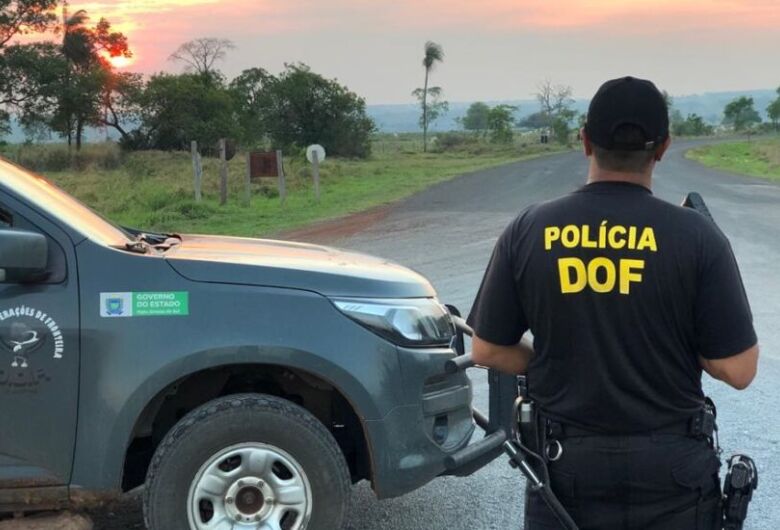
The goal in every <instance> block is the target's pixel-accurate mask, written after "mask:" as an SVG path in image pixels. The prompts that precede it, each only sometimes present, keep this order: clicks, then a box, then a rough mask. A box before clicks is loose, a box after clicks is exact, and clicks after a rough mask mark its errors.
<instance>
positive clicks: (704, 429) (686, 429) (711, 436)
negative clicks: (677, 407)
mask: <svg viewBox="0 0 780 530" xmlns="http://www.w3.org/2000/svg"><path fill="white" fill-rule="evenodd" d="M716 417H717V414H716V411H715V404H714V403H713V402H712V400H710V398H706V399H705V402H704V405H703V406H702V409H701V410H700V411H699V412H698V413H696V414H694V415H693V416H691V417H690V418H688V419H687V420H684V421H678V422H675V423H671V424H668V425H664V426H662V427H659V428H657V429H651V430H648V431H644V432H633V433H619V432H613V433H609V432H604V431H598V430H594V429H587V428H582V427H578V426H576V425H572V424H570V423H564V422H561V421H559V420H556V419H553V418H550V417H549V416H548V415H546V414H545V413H544V412H540V414H539V421H540V427H541V428H542V433H543V436H542V449H543V453H544V456H545V457H546V459H547V460H548V461H553V462H554V461H556V460H558V459H559V458H560V457H561V456H562V455H563V446H561V443H560V442H561V440H564V439H566V438H571V437H584V436H589V437H613V436H652V435H659V434H660V435H663V434H672V435H678V436H689V437H691V438H698V439H702V440H707V441H709V443H710V445H711V446H712V447H713V449H715V450H716V451H718V452H720V448H719V447H718V426H717V424H716V423H715V419H716Z"/></svg>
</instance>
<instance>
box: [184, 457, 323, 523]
mask: <svg viewBox="0 0 780 530" xmlns="http://www.w3.org/2000/svg"><path fill="white" fill-rule="evenodd" d="M311 508H312V493H311V485H310V484H309V479H308V477H307V476H306V473H305V472H304V470H303V467H301V465H300V464H299V463H298V462H297V461H296V460H295V459H294V458H293V457H292V456H291V455H290V454H289V453H287V452H285V451H283V450H282V449H279V448H278V447H274V446H271V445H267V444H262V443H243V444H238V445H234V446H231V447H228V448H226V449H223V450H221V451H219V452H218V453H216V454H215V455H213V456H212V457H211V458H209V459H208V460H207V461H206V463H205V464H203V466H201V468H200V470H199V471H198V473H197V474H196V475H195V478H194V480H193V481H192V485H191V486H190V491H189V495H188V498H187V512H188V516H189V521H190V528H192V529H193V530H250V529H252V530H303V529H304V528H306V524H307V523H308V522H309V518H310V517H311Z"/></svg>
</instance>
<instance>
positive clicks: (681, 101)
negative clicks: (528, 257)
mask: <svg viewBox="0 0 780 530" xmlns="http://www.w3.org/2000/svg"><path fill="white" fill-rule="evenodd" d="M740 96H752V97H753V99H754V100H755V104H756V109H757V110H758V111H759V113H761V115H762V116H763V117H764V119H766V107H767V105H769V103H770V102H771V101H772V100H774V99H775V98H776V97H777V93H776V92H775V91H774V90H749V91H742V92H708V93H704V94H692V95H687V96H674V97H673V99H674V108H675V109H678V110H679V111H680V112H682V114H683V116H687V115H688V114H690V113H696V114H698V115H699V116H701V117H702V118H704V120H705V121H707V122H709V123H711V124H713V125H715V124H719V123H720V122H721V121H722V119H723V108H724V107H725V106H726V104H727V103H728V102H729V101H731V100H733V99H734V98H737V97H740ZM471 103H472V102H451V103H450V110H449V112H448V113H447V114H445V115H443V116H442V117H441V118H440V119H439V120H438V121H437V122H436V123H435V124H434V126H433V130H434V131H451V130H455V129H460V126H459V125H458V123H457V122H456V121H455V120H456V119H457V118H459V117H461V116H463V115H464V114H466V109H468V107H469V105H471ZM485 103H487V104H488V105H491V106H492V105H498V104H501V103H506V104H508V105H515V106H517V107H518V112H517V116H518V117H519V118H524V117H525V116H528V115H529V114H533V113H534V112H537V111H538V110H539V103H537V102H536V100H530V99H524V100H514V101H486V102H485ZM588 103H589V100H585V99H578V100H577V101H576V102H575V104H574V108H575V110H577V112H585V111H587V109H588ZM368 113H369V114H370V115H371V117H372V118H374V121H376V124H377V126H378V127H379V130H380V131H382V132H389V133H400V132H413V131H419V130H420V128H419V125H418V122H419V119H420V110H419V106H418V105H416V104H408V105H368Z"/></svg>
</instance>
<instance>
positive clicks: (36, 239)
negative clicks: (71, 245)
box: [0, 228, 49, 282]
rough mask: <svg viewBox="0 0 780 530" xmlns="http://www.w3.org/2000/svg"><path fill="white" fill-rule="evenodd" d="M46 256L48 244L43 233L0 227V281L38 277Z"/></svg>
mask: <svg viewBox="0 0 780 530" xmlns="http://www.w3.org/2000/svg"><path fill="white" fill-rule="evenodd" d="M48 257H49V249H48V244H47V242H46V236H44V235H43V234H39V233H37V232H29V231H27V230H17V229H14V228H6V229H0V282H25V281H31V280H34V279H36V278H38V277H40V276H41V274H42V273H43V272H44V271H45V269H46V265H47V264H48Z"/></svg>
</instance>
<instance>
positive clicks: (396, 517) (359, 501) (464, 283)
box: [94, 143, 780, 530]
mask: <svg viewBox="0 0 780 530" xmlns="http://www.w3.org/2000/svg"><path fill="white" fill-rule="evenodd" d="M691 145H693V144H692V143H687V144H681V145H679V146H676V147H673V149H672V150H671V152H670V153H669V155H668V156H667V159H666V160H665V161H664V162H663V163H662V164H661V165H660V166H659V168H658V172H657V178H656V184H655V193H656V195H658V196H660V197H662V198H664V199H667V200H669V201H671V202H675V203H679V202H680V201H681V200H682V198H683V197H684V196H685V194H686V193H687V192H689V191H698V192H700V193H701V194H702V195H703V196H704V198H705V200H706V201H707V203H708V205H709V207H710V209H711V211H712V213H713V215H714V217H715V218H716V220H717V222H718V224H719V225H720V227H721V228H722V229H723V230H724V232H725V233H726V234H727V235H728V236H729V238H730V239H731V241H732V245H733V247H734V250H735V253H736V255H737V259H738V261H739V263H740V266H741V268H742V273H743V276H744V279H745V286H746V288H747V291H748V295H749V296H750V299H751V303H752V306H753V312H754V316H755V320H756V328H757V331H758V334H759V337H760V340H761V345H762V359H761V364H760V375H759V377H758V378H757V379H756V381H755V383H754V385H753V386H752V387H751V388H750V389H748V390H747V391H744V392H736V391H734V390H730V389H728V388H726V387H725V386H724V385H722V384H717V383H715V382H713V381H710V380H708V381H707V382H706V383H705V384H706V389H707V391H708V392H709V393H710V394H711V395H712V397H713V398H714V399H715V400H716V402H717V403H718V406H719V424H720V428H721V445H722V447H723V448H724V452H725V453H726V454H730V453H733V452H745V453H747V454H749V455H751V456H753V457H754V458H755V459H756V460H757V462H758V465H759V468H760V473H761V487H760V488H759V490H758V492H757V495H756V498H755V500H754V502H753V504H752V505H751V516H750V520H749V522H748V523H747V525H746V526H745V528H746V529H748V530H751V529H752V530H759V529H767V530H770V529H775V528H780V498H779V497H780V496H779V495H778V493H776V490H775V489H774V487H773V486H774V485H775V484H777V483H778V482H779V481H780V463H778V461H776V460H775V458H776V457H777V456H778V447H779V445H778V444H779V443H780V423H779V422H778V420H777V416H776V412H775V409H774V405H775V402H774V395H775V393H776V392H775V389H776V387H777V382H778V381H780V363H778V357H777V352H778V350H779V349H780V348H779V347H780V304H778V302H777V300H780V275H778V270H779V269H778V263H780V186H777V185H773V184H770V183H767V182H765V181H761V180H757V179H749V178H743V177H739V176H735V175H729V174H726V173H722V172H718V171H714V170H710V169H706V168H704V167H702V166H700V165H698V164H696V163H694V162H691V161H688V160H686V159H685V158H684V157H683V152H684V150H685V148H687V147H690V146H691ZM585 174H586V164H585V159H584V157H583V156H581V155H580V154H578V153H569V154H564V155H558V156H553V157H547V158H542V159H537V160H532V161H526V162H520V163H516V164H511V165H508V166H504V167H501V168H495V169H491V170H486V171H480V172H477V173H473V174H469V175H465V176H463V177H459V178H457V179H455V180H453V181H450V182H447V183H443V184H440V185H437V186H435V187H433V188H431V189H429V190H427V191H425V192H423V193H421V194H419V195H416V196H415V197H412V198H411V199H408V200H406V201H404V202H402V203H400V204H399V205H397V206H396V207H394V208H392V209H390V211H388V212H384V213H383V215H381V216H377V218H376V222H375V223H374V224H372V225H367V226H366V225H364V226H365V228H363V229H362V230H360V231H355V230H352V229H350V230H339V229H334V230H333V231H328V230H326V231H325V232H316V233H310V234H308V235H306V234H301V236H300V237H301V238H303V239H307V240H310V241H316V242H324V243H330V244H335V245H337V246H340V247H345V248H351V249H356V250H360V251H364V252H369V253H372V254H377V255H381V256H384V257H387V258H391V259H393V260H395V261H398V262H400V263H403V264H405V265H408V266H410V267H412V268H415V269H417V270H418V271H420V272H422V273H423V274H425V275H426V276H428V277H429V278H430V279H431V280H432V281H433V283H434V285H435V286H436V287H437V289H438V291H439V294H440V296H441V298H442V299H443V300H445V301H447V302H449V303H454V304H456V305H457V306H459V307H460V308H461V309H463V310H468V309H469V308H470V306H471V304H472V302H473V298H474V295H475V294H476V289H477V287H478V285H479V281H480V279H481V276H482V273H483V271H484V267H485V265H486V263H487V260H488V257H489V255H490V251H491V250H492V247H493V244H494V243H495V240H496V237H497V236H498V234H499V233H500V232H501V230H502V229H503V228H504V226H506V224H508V223H509V221H510V220H511V219H512V218H513V217H514V216H515V215H516V214H517V213H518V212H519V211H520V210H522V209H523V208H524V207H525V206H526V205H528V204H531V203H534V202H537V201H540V200H545V199H549V198H553V197H556V196H558V195H561V194H563V193H566V192H568V191H570V190H573V189H575V188H576V187H577V186H579V185H580V184H581V183H582V182H583V181H584V178H585ZM472 379H473V380H474V381H475V400H476V403H477V404H478V405H479V406H481V408H483V409H485V408H486V405H485V404H486V400H487V395H486V394H487V384H486V382H485V381H484V374H482V373H481V372H478V371H477V372H475V373H473V374H472ZM522 490H523V484H522V480H521V477H520V475H519V474H518V472H516V471H514V470H512V469H511V468H509V467H508V466H507V465H506V463H505V461H504V459H499V460H496V461H495V462H493V463H492V464H491V465H489V466H487V467H486V468H484V469H482V470H481V471H479V472H478V473H476V474H475V475H473V476H471V477H468V478H450V477H447V478H441V479H438V480H436V481H434V482H432V483H431V484H429V485H427V486H426V487H424V488H422V489H420V490H418V491H416V492H414V493H411V494H409V495H406V496H404V497H402V498H399V499H392V500H388V501H377V500H376V499H375V497H374V496H373V493H372V492H371V490H370V488H369V487H368V485H366V484H359V485H358V486H356V487H355V490H354V495H353V497H352V505H351V515H350V518H349V521H348V524H347V528H349V529H350V530H418V529H423V528H424V529H431V530H437V529H441V530H444V529H446V530H473V529H485V530H487V529H508V528H520V527H521V520H522V513H521V511H522V510H521V497H522ZM94 516H95V521H96V530H120V529H121V530H125V529H133V528H142V526H143V525H142V519H141V516H140V513H139V507H138V495H137V494H134V495H130V496H128V498H127V499H126V500H125V501H124V502H123V503H120V504H118V505H116V506H111V507H109V508H107V509H104V510H101V512H100V513H96V514H94Z"/></svg>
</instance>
